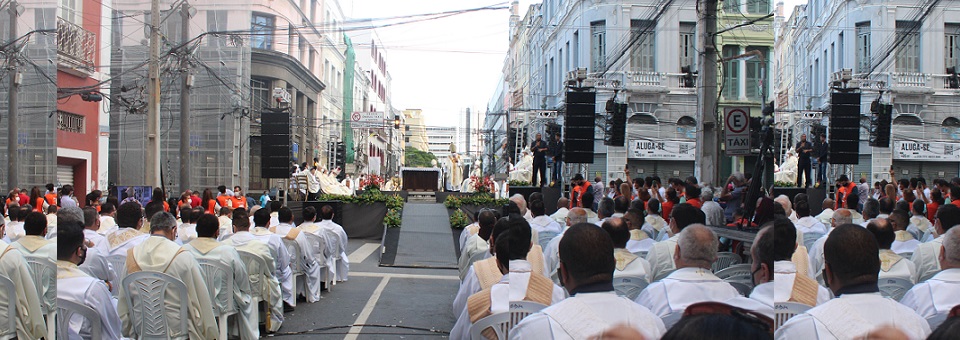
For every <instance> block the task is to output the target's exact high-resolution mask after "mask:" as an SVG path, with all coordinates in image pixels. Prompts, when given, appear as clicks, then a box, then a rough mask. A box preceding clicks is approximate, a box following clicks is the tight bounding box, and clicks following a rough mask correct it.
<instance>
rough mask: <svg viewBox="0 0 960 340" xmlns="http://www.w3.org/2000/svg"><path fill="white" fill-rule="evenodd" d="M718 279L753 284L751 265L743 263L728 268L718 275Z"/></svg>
mask: <svg viewBox="0 0 960 340" xmlns="http://www.w3.org/2000/svg"><path fill="white" fill-rule="evenodd" d="M716 275H717V277H719V278H721V279H723V280H724V281H727V282H753V281H752V277H753V275H752V274H751V273H750V264H747V263H742V264H735V265H732V266H730V267H727V268H726V269H724V270H721V271H718V272H717V273H716Z"/></svg>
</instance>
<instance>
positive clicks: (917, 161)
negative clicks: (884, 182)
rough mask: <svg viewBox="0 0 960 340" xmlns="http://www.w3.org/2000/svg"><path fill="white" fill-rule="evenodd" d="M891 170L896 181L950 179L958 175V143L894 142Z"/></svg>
mask: <svg viewBox="0 0 960 340" xmlns="http://www.w3.org/2000/svg"><path fill="white" fill-rule="evenodd" d="M892 151H893V170H894V171H895V173H896V176H897V178H898V179H900V178H913V177H923V178H924V179H926V180H927V184H928V185H929V184H930V183H931V182H932V179H934V178H946V179H950V178H953V177H957V176H958V174H960V143H942V142H918V141H906V140H904V141H896V142H894V143H893V150H892Z"/></svg>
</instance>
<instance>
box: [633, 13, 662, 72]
mask: <svg viewBox="0 0 960 340" xmlns="http://www.w3.org/2000/svg"><path fill="white" fill-rule="evenodd" d="M656 28H657V23H656V22H655V21H652V20H631V21H630V38H631V39H632V41H633V42H634V43H633V46H634V47H633V51H632V52H631V53H630V71H633V72H653V71H654V70H655V68H656V65H655V64H656V53H655V52H654V48H655V45H656V44H655V40H656V38H655V32H654V31H655V30H656Z"/></svg>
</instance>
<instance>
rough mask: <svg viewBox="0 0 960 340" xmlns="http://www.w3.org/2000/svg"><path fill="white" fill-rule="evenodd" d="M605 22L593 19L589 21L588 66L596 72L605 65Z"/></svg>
mask: <svg viewBox="0 0 960 340" xmlns="http://www.w3.org/2000/svg"><path fill="white" fill-rule="evenodd" d="M606 49H607V23H606V21H594V22H591V23H590V68H591V71H593V72H598V71H599V70H601V69H603V68H604V66H606V59H607V53H606Z"/></svg>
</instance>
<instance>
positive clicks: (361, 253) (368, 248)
mask: <svg viewBox="0 0 960 340" xmlns="http://www.w3.org/2000/svg"><path fill="white" fill-rule="evenodd" d="M377 247H380V244H379V243H367V244H364V245H362V246H360V248H357V250H354V251H353V252H352V253H350V256H347V258H348V259H350V263H360V262H363V260H366V259H367V257H370V254H373V252H375V251H377Z"/></svg>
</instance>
